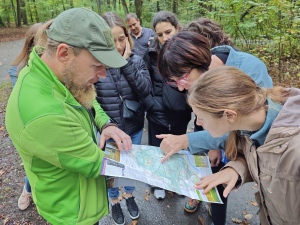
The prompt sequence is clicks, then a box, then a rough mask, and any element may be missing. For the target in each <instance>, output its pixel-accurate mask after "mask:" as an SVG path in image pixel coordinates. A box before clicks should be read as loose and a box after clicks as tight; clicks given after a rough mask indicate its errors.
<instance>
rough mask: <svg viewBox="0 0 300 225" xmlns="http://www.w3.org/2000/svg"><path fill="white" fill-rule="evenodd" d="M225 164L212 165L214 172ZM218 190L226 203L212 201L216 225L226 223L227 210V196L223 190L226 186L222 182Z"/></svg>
mask: <svg viewBox="0 0 300 225" xmlns="http://www.w3.org/2000/svg"><path fill="white" fill-rule="evenodd" d="M224 165H225V164H224V163H223V162H220V163H219V165H218V166H216V167H212V168H211V170H212V172H213V173H217V172H219V171H220V169H221V168H222V167H223V166H224ZM217 189H218V192H219V194H220V197H221V199H222V201H223V203H224V204H216V203H211V211H212V212H211V213H212V221H213V223H214V225H224V224H225V223H226V211H227V198H228V197H227V198H224V196H223V191H224V189H225V188H224V187H223V185H222V184H220V185H218V186H217Z"/></svg>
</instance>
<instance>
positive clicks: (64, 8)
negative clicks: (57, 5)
mask: <svg viewBox="0 0 300 225" xmlns="http://www.w3.org/2000/svg"><path fill="white" fill-rule="evenodd" d="M61 2H62V5H63V10H64V11H65V10H66V7H65V2H64V0H62V1H61Z"/></svg>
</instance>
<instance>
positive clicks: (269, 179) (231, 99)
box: [188, 66, 300, 225]
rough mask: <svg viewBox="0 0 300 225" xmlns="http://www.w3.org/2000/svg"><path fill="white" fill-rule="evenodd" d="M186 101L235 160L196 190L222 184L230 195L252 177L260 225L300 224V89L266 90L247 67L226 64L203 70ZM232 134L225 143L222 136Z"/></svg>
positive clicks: (205, 180) (207, 129)
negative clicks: (241, 68) (245, 69)
mask: <svg viewBox="0 0 300 225" xmlns="http://www.w3.org/2000/svg"><path fill="white" fill-rule="evenodd" d="M188 102H189V104H190V106H191V107H192V109H193V111H194V113H195V114H196V115H197V124H198V125H201V126H203V128H204V129H205V130H206V132H208V133H209V134H210V135H211V136H212V137H214V138H215V140H216V141H215V145H218V146H224V147H225V146H226V147H225V153H226V155H227V157H228V158H229V159H230V160H231V161H230V162H229V163H227V164H226V165H225V166H224V167H223V168H222V169H221V171H220V172H218V173H215V174H212V175H209V176H206V177H202V178H201V180H202V181H201V182H199V183H197V184H196V189H202V188H204V190H203V194H206V193H207V192H208V191H209V190H210V189H212V188H213V187H216V186H217V185H219V184H223V185H226V188H225V190H224V192H223V196H224V197H227V196H228V194H229V192H230V191H231V190H232V189H233V188H235V187H239V186H241V185H243V184H244V183H246V182H253V181H254V182H256V183H257V184H258V188H259V192H257V193H256V194H255V198H256V201H257V203H258V205H259V207H260V210H259V218H260V223H261V224H262V225H272V224H273V225H275V224H276V225H279V224H282V225H283V224H285V225H296V224H299V221H300V214H299V209H300V195H299V194H300V182H299V181H300V110H299V109H300V90H299V89H295V88H294V89H284V88H283V87H276V88H272V89H262V88H260V87H259V86H258V85H257V84H256V83H255V82H254V80H252V79H251V77H249V76H248V75H247V74H246V73H244V72H243V71H241V70H239V69H237V68H234V67H228V66H225V67H217V68H215V69H212V70H210V71H208V72H206V73H204V74H203V75H202V76H201V77H200V78H199V80H197V81H196V82H195V83H194V85H193V86H192V87H191V89H190V91H189V97H188ZM228 132H229V133H230V134H229V135H228V137H227V141H225V142H224V139H222V138H219V139H218V137H224V136H226V134H227V133H228ZM217 140H218V141H217ZM222 140H223V141H222ZM218 142H219V143H218ZM222 142H223V143H222ZM225 143H226V144H225ZM239 176H240V177H241V182H238V177H239ZM220 194H222V193H220Z"/></svg>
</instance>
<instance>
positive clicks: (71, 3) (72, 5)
mask: <svg viewBox="0 0 300 225" xmlns="http://www.w3.org/2000/svg"><path fill="white" fill-rule="evenodd" d="M70 7H71V8H74V3H73V0H70Z"/></svg>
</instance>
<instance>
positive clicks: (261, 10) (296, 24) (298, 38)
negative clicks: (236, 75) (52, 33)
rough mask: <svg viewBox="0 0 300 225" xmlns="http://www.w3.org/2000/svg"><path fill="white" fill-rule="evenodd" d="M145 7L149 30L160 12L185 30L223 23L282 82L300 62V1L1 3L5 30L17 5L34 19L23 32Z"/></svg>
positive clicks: (56, 0) (34, 0) (59, 0)
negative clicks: (204, 21)
mask: <svg viewBox="0 0 300 225" xmlns="http://www.w3.org/2000/svg"><path fill="white" fill-rule="evenodd" d="M141 1H142V2H143V6H142V16H141V17H140V18H141V21H142V22H143V26H145V27H151V21H152V18H153V16H154V15H155V13H157V12H158V11H160V10H169V11H173V12H175V13H176V14H177V15H178V18H179V20H180V21H181V23H182V24H183V25H185V24H187V23H188V22H190V21H192V20H194V19H197V18H200V17H208V18H211V19H214V20H216V21H218V22H219V23H220V24H221V25H222V26H223V28H224V30H225V31H226V33H228V34H229V35H230V36H231V37H232V38H233V40H234V42H235V43H236V45H237V46H238V47H239V48H240V49H241V50H244V51H248V52H251V53H252V54H254V55H256V56H258V57H260V58H261V59H262V60H263V61H264V62H265V63H266V64H269V66H272V65H273V66H276V67H278V73H280V74H279V80H281V78H282V76H283V75H284V74H287V72H286V71H285V69H284V68H285V66H283V65H284V61H287V60H290V59H297V58H299V56H300V44H299V43H300V8H299V7H300V0H257V1H248V0H207V1H205V0H196V1H194V0H43V1H42V0H0V15H1V16H0V19H1V20H0V26H1V25H2V26H3V25H4V26H9V25H13V23H14V22H16V20H17V11H18V10H17V2H20V3H21V4H20V5H21V8H20V9H21V12H23V13H24V12H25V14H26V16H25V17H26V18H27V19H28V23H27V24H28V25H26V24H25V21H24V19H23V26H24V24H25V26H29V25H30V24H33V23H36V22H42V21H47V20H49V19H52V18H55V17H56V16H57V15H58V14H59V13H60V12H62V11H64V10H67V9H69V8H72V7H87V8H91V9H93V10H94V11H95V12H98V13H99V8H101V10H100V11H101V13H105V12H107V11H115V12H116V13H118V14H119V15H120V16H121V17H122V18H125V15H126V13H125V9H123V6H122V2H123V4H126V5H127V8H128V11H129V12H136V8H135V4H136V3H137V2H141ZM97 3H98V4H100V5H101V7H99V8H98V7H97ZM22 18H23V17H22ZM16 24H17V23H16ZM299 69H300V65H299V68H296V70H299ZM298 75H300V74H298Z"/></svg>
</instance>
